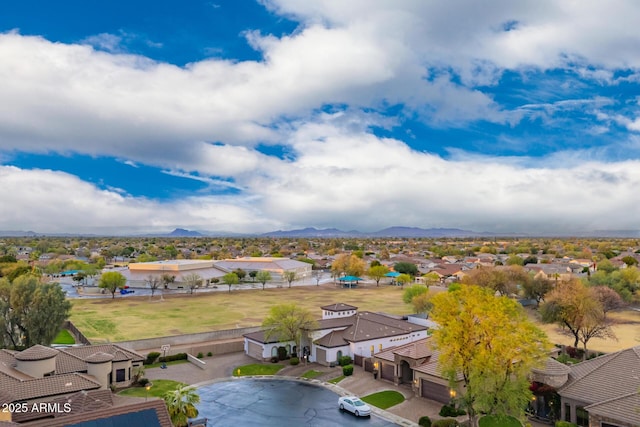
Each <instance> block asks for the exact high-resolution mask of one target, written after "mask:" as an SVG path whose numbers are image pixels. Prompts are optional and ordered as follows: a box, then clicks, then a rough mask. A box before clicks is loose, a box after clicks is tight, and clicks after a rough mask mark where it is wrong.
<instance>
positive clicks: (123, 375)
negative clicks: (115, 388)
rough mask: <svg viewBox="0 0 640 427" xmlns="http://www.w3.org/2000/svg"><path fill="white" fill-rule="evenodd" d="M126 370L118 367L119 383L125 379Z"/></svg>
mask: <svg viewBox="0 0 640 427" xmlns="http://www.w3.org/2000/svg"><path fill="white" fill-rule="evenodd" d="M125 372H126V371H125V370H124V369H118V370H117V371H116V382H117V383H119V382H122V381H124V380H125Z"/></svg>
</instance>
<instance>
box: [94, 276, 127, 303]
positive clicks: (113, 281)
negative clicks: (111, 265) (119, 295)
mask: <svg viewBox="0 0 640 427" xmlns="http://www.w3.org/2000/svg"><path fill="white" fill-rule="evenodd" d="M126 283H127V278H126V277H124V276H123V275H122V273H119V272H117V271H109V272H107V273H102V276H101V277H100V282H99V283H98V287H100V288H103V289H106V290H108V291H109V292H111V298H115V297H116V292H117V291H118V289H121V288H124V286H125V284H126Z"/></svg>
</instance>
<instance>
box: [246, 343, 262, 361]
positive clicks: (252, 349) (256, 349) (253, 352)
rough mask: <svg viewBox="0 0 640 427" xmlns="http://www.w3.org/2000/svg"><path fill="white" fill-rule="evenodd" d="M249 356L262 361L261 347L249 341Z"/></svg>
mask: <svg viewBox="0 0 640 427" xmlns="http://www.w3.org/2000/svg"><path fill="white" fill-rule="evenodd" d="M249 356H251V357H253V358H254V359H258V360H262V346H261V345H260V344H257V343H255V342H251V341H249Z"/></svg>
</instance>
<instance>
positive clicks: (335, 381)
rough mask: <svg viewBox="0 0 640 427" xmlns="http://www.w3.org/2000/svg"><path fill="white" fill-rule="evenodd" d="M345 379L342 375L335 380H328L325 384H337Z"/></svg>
mask: <svg viewBox="0 0 640 427" xmlns="http://www.w3.org/2000/svg"><path fill="white" fill-rule="evenodd" d="M345 378H346V377H345V376H344V375H340V376H339V377H337V378H333V379H330V380H329V381H327V382H328V383H331V384H338V383H339V382H340V381H342V380H343V379H345Z"/></svg>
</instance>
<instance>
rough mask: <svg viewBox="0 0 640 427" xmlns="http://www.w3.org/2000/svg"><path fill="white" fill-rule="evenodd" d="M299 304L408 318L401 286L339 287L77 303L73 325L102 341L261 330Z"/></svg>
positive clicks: (299, 287) (78, 300) (314, 308)
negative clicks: (286, 305)
mask: <svg viewBox="0 0 640 427" xmlns="http://www.w3.org/2000/svg"><path fill="white" fill-rule="evenodd" d="M286 301H296V303H297V304H298V305H300V306H302V307H305V308H307V309H309V310H311V311H312V313H314V314H317V315H318V317H319V316H320V309H319V308H320V306H322V305H326V304H331V303H335V302H344V303H346V304H352V305H355V306H356V307H359V308H360V310H370V311H385V312H388V313H391V314H403V313H407V312H408V311H409V307H408V306H407V305H405V304H404V303H403V302H402V289H400V288H399V287H395V286H386V285H381V286H380V287H376V286H375V284H374V285H367V286H361V287H359V288H357V289H340V288H337V287H336V286H334V285H333V284H325V285H320V286H294V287H293V288H287V287H284V288H274V289H266V290H264V291H263V290H261V289H253V290H236V291H232V292H231V293H229V292H208V293H200V294H195V295H186V294H180V295H167V296H165V297H164V301H161V300H160V299H159V298H158V297H155V298H154V299H153V300H150V299H149V297H142V296H141V297H135V296H134V297H131V296H129V297H126V298H119V297H118V296H116V298H115V299H111V298H100V299H76V300H74V301H73V308H72V310H71V321H72V322H73V323H74V324H75V325H76V326H77V327H78V328H79V329H80V330H81V331H82V333H83V334H85V335H86V336H87V338H89V339H90V340H95V341H96V342H117V341H127V340H134V339H141V338H153V337H162V336H168V335H181V334H189V333H196V332H207V331H214V330H221V329H233V328H241V327H247V326H257V325H260V324H261V323H262V319H264V317H266V315H267V314H268V311H269V308H270V307H271V306H273V305H276V304H279V303H282V302H286Z"/></svg>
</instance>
